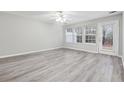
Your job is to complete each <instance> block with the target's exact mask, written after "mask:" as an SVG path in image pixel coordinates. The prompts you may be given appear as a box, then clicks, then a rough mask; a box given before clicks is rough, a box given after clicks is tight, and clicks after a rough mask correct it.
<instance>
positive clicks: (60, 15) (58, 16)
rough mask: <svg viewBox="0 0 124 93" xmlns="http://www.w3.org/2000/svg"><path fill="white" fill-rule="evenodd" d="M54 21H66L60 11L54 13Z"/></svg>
mask: <svg viewBox="0 0 124 93" xmlns="http://www.w3.org/2000/svg"><path fill="white" fill-rule="evenodd" d="M56 21H57V22H61V23H63V22H65V21H66V18H65V15H63V14H62V12H61V11H59V12H57V13H56Z"/></svg>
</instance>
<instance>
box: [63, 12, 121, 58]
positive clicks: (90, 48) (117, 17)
mask: <svg viewBox="0 0 124 93" xmlns="http://www.w3.org/2000/svg"><path fill="white" fill-rule="evenodd" d="M111 20H119V26H120V29H119V53H118V54H119V56H122V14H119V15H115V16H109V17H104V18H99V19H95V20H89V21H85V22H80V23H76V24H70V25H66V26H64V29H65V28H67V27H73V26H77V25H85V24H97V23H100V22H105V21H111ZM64 47H69V48H76V49H82V50H85V51H91V52H97V45H89V44H71V43H66V42H65V44H64Z"/></svg>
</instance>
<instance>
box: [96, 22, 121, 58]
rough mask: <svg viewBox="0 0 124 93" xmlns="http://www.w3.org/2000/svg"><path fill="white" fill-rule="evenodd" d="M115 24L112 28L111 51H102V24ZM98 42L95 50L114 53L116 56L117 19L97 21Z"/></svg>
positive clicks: (117, 45)
mask: <svg viewBox="0 0 124 93" xmlns="http://www.w3.org/2000/svg"><path fill="white" fill-rule="evenodd" d="M111 23H112V24H116V25H115V26H116V27H115V28H114V30H113V50H112V51H104V50H103V49H102V25H105V24H111ZM97 35H98V36H97V38H98V41H97V42H98V44H97V50H98V53H102V54H107V55H115V56H118V47H119V20H113V21H106V22H101V23H98V33H97Z"/></svg>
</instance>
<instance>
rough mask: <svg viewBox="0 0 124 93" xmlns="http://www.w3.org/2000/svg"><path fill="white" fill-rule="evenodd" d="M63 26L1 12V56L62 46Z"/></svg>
mask: <svg viewBox="0 0 124 93" xmlns="http://www.w3.org/2000/svg"><path fill="white" fill-rule="evenodd" d="M62 41H63V33H62V26H60V25H57V24H46V23H42V22H40V21H38V20H34V19H30V18H26V17H22V16H17V15H13V14H6V13H3V12H0V57H1V56H8V55H13V54H20V53H25V52H30V51H40V50H44V49H50V48H56V47H61V46H62V43H63V42H62Z"/></svg>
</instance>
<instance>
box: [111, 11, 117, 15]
mask: <svg viewBox="0 0 124 93" xmlns="http://www.w3.org/2000/svg"><path fill="white" fill-rule="evenodd" d="M116 12H117V11H110V12H109V14H114V13H116Z"/></svg>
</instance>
